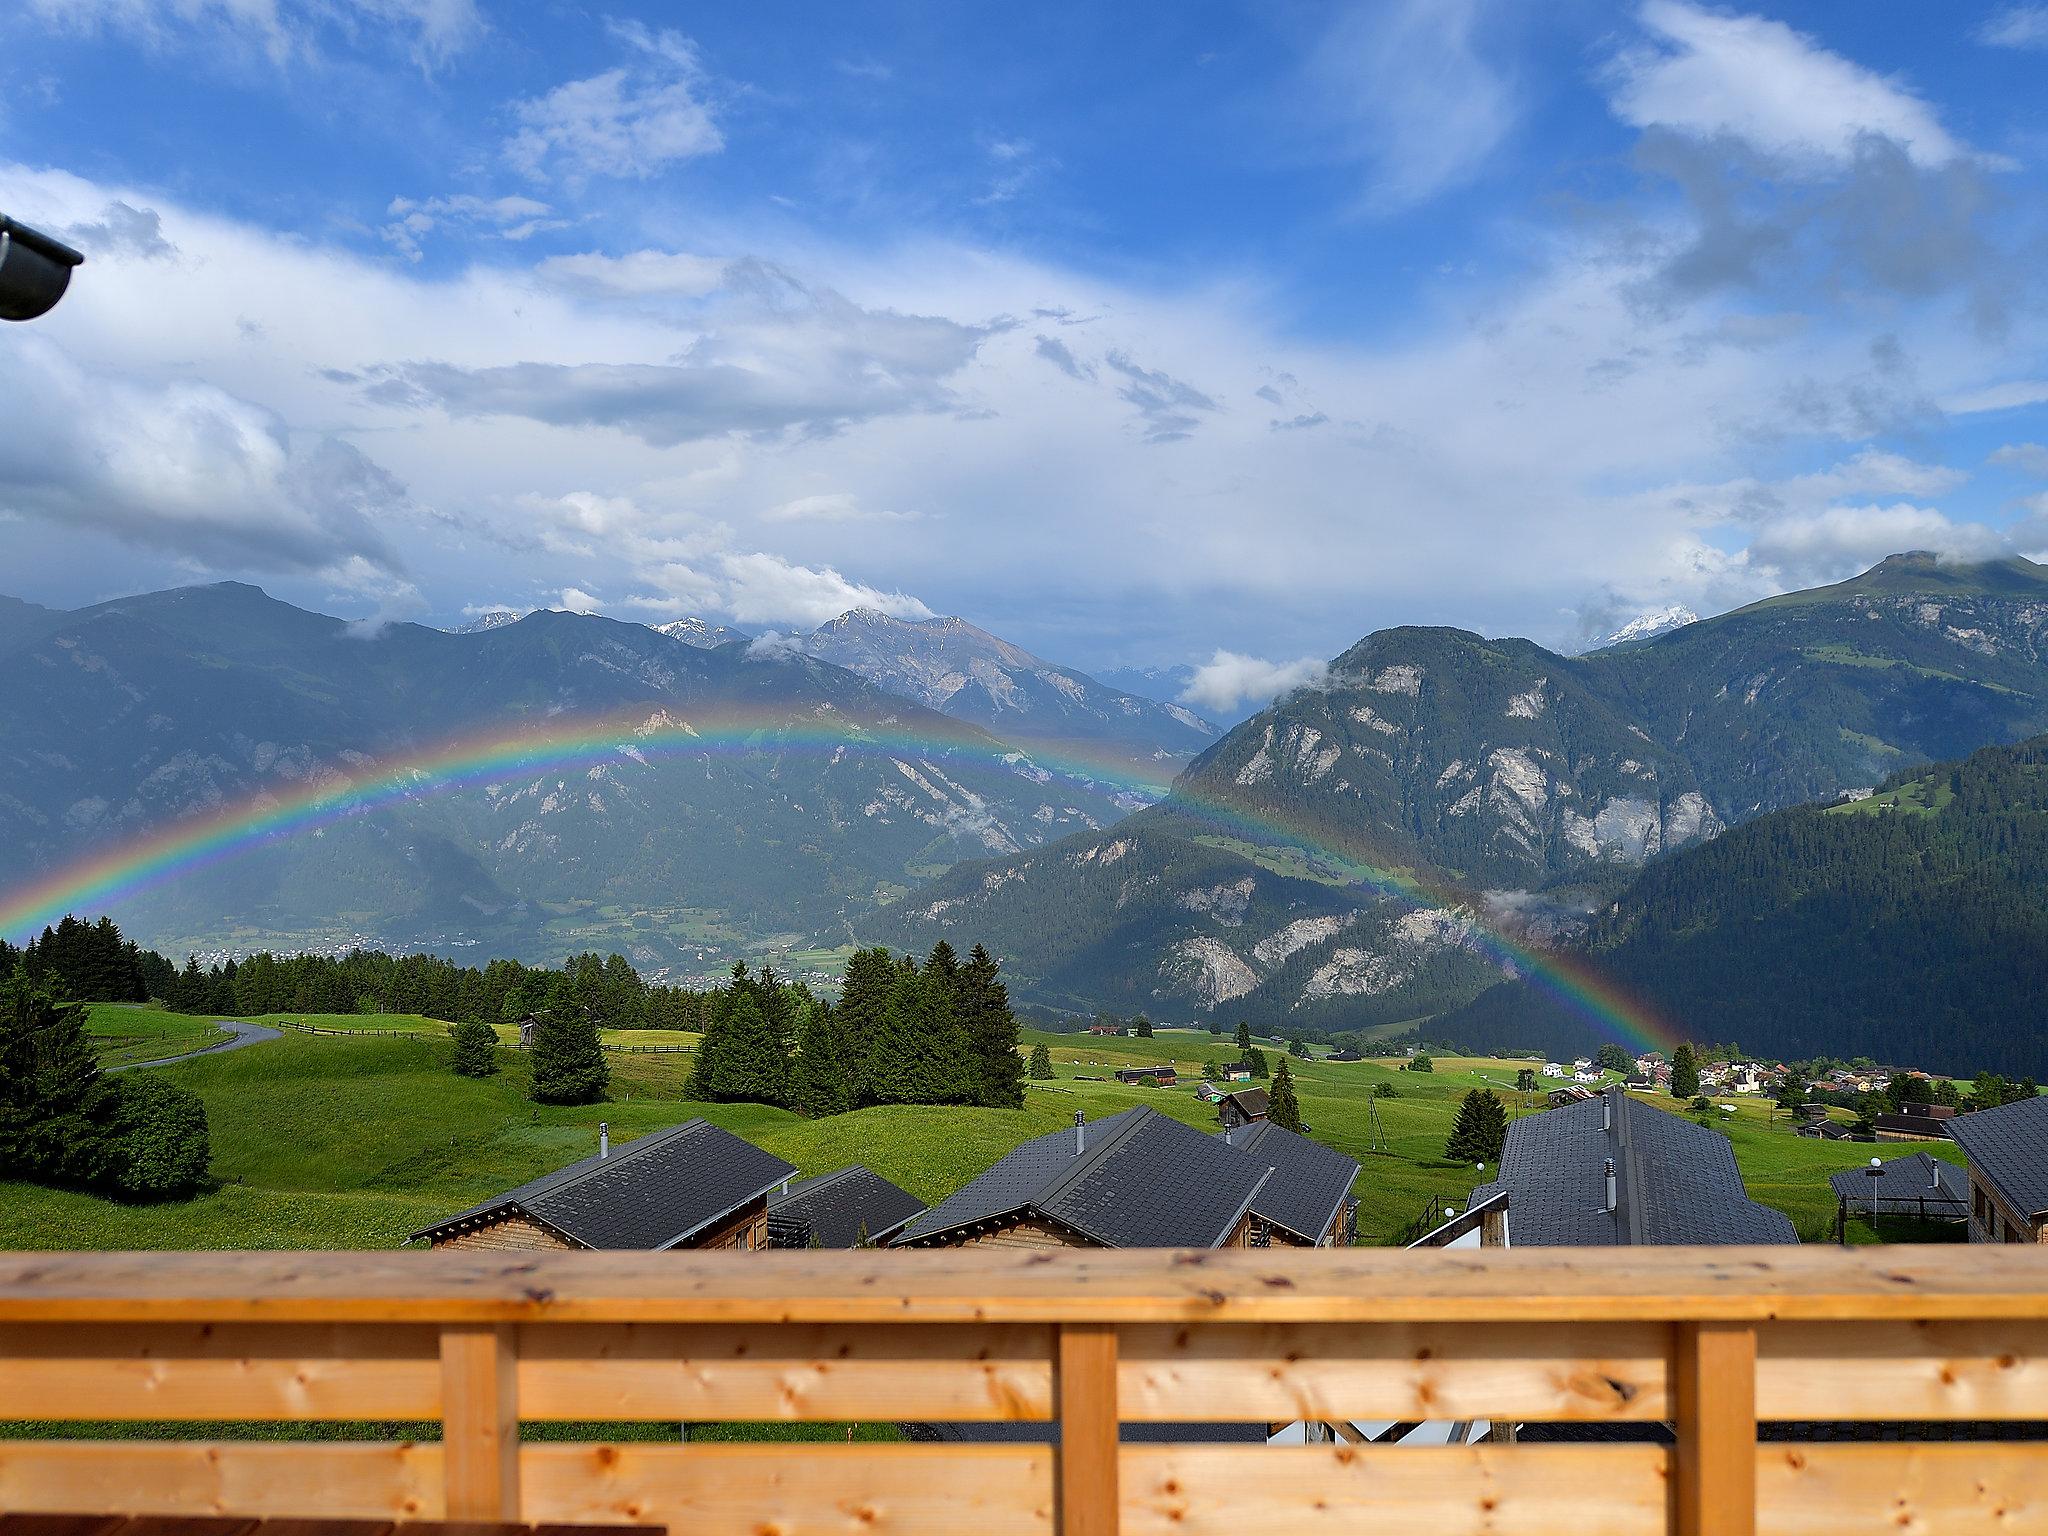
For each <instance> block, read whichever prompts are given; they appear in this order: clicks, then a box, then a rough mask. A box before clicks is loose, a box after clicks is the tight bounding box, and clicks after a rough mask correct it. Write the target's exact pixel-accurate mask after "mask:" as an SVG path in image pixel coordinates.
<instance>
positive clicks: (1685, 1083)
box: [1671, 1042, 1700, 1099]
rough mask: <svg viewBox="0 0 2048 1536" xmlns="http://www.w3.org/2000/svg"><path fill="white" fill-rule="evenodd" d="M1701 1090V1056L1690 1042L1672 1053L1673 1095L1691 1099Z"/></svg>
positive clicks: (1675, 1097)
mask: <svg viewBox="0 0 2048 1536" xmlns="http://www.w3.org/2000/svg"><path fill="white" fill-rule="evenodd" d="M1699 1091H1700V1058H1699V1053H1698V1052H1696V1051H1695V1050H1693V1048H1692V1045H1691V1043H1690V1042H1685V1043H1682V1044H1681V1045H1680V1046H1679V1047H1678V1049H1677V1050H1675V1051H1673V1052H1672V1053H1671V1096H1672V1097H1673V1098H1674V1099H1690V1098H1692V1097H1694V1096H1695V1095H1696V1094H1698V1092H1699Z"/></svg>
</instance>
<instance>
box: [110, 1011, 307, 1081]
mask: <svg viewBox="0 0 2048 1536" xmlns="http://www.w3.org/2000/svg"><path fill="white" fill-rule="evenodd" d="M213 1022H214V1023H216V1024H218V1025H219V1026H220V1027H221V1028H222V1029H225V1030H227V1031H228V1032H229V1033H231V1034H232V1035H233V1036H234V1037H235V1038H234V1039H232V1040H223V1041H221V1043H220V1044H219V1045H209V1046H206V1047H204V1048H203V1049H201V1050H197V1051H186V1052H185V1053H184V1054H183V1055H180V1056H159V1057H157V1058H156V1059H155V1060H154V1061H130V1062H124V1063H123V1064H122V1065H120V1066H118V1067H108V1068H107V1070H108V1071H109V1072H132V1071H134V1070H135V1069H136V1068H137V1067H167V1066H169V1065H170V1064H171V1063H172V1062H174V1061H190V1060H191V1059H192V1058H193V1057H195V1056H212V1055H214V1054H216V1053H217V1052H220V1051H239V1050H240V1049H241V1048H242V1047H243V1046H245V1045H260V1044H261V1043H262V1042H263V1041H265V1040H278V1039H282V1038H283V1036H284V1031H283V1030H279V1029H272V1028H271V1027H270V1026H269V1025H268V1024H244V1023H243V1022H242V1021H241V1020H239V1019H215V1020H214V1021H213Z"/></svg>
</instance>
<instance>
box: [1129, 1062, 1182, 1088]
mask: <svg viewBox="0 0 2048 1536" xmlns="http://www.w3.org/2000/svg"><path fill="white" fill-rule="evenodd" d="M1116 1080H1117V1081H1118V1082H1120V1083H1122V1084H1123V1085H1124V1086H1125V1087H1126V1088H1171V1087H1172V1086H1173V1085H1174V1084H1175V1083H1177V1082H1179V1081H1180V1076H1179V1074H1177V1073H1176V1072H1175V1071H1174V1070H1173V1068H1172V1067H1171V1066H1164V1067H1118V1068H1117V1069H1116Z"/></svg>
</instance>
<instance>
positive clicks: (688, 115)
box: [505, 22, 725, 182]
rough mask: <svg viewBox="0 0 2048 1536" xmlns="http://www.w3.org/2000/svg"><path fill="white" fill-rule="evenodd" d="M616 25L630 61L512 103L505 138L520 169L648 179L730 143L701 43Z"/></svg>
mask: <svg viewBox="0 0 2048 1536" xmlns="http://www.w3.org/2000/svg"><path fill="white" fill-rule="evenodd" d="M611 32H612V35H613V36H614V37H616V38H617V39H618V40H619V41H620V42H622V43H624V44H625V45H626V47H627V48H628V49H629V50H631V54H632V62H631V63H630V64H626V65H621V66H620V67H619V68H617V69H609V70H606V71H605V72H604V73H603V74H600V75H593V76H591V77H590V78H588V79H585V80H571V81H569V82H568V83H567V84H564V85H558V86H556V87H555V88H554V89H553V90H552V91H549V92H548V93H547V94H546V95H545V96H538V97H534V98H532V99H531V100H527V101H520V102H515V103H514V104H513V107H512V112H513V115H514V116H515V117H516V118H517V119H518V121H519V131H518V132H517V133H516V134H514V135H513V136H512V137H511V138H510V139H508V140H507V141H506V143H505V157H506V158H507V159H508V160H509V161H511V163H512V164H513V165H514V166H515V167H516V168H517V169H519V170H521V171H523V172H525V173H526V174H527V175H529V176H532V177H534V178H536V179H540V180H545V179H548V178H551V177H559V178H563V179H566V180H569V181H572V182H576V181H582V180H586V179H588V178H590V177H593V176H616V177H634V178H637V179H639V180H642V181H644V180H646V179H647V178H648V177H650V176H654V175H657V174H658V173H660V172H661V171H664V170H666V169H667V168H668V167H669V166H671V165H673V164H675V163H676V162H678V161H681V160H692V159H695V158H697V157H698V156H700V155H711V154H716V153H717V152H718V151H719V150H721V149H723V148H724V147H725V136H724V135H723V134H722V133H720V132H719V129H718V124H717V123H716V121H714V120H713V118H712V115H711V109H710V107H708V106H707V105H706V104H705V102H704V101H703V99H702V97H703V93H704V87H705V76H704V69H703V66H702V65H701V64H700V63H699V61H698V57H697V46H696V44H694V43H692V42H691V41H690V40H689V39H688V38H686V37H684V36H683V35H682V34H681V33H680V32H672V31H668V30H665V29H664V30H662V31H659V32H656V31H651V30H650V29H648V28H647V27H645V26H643V25H642V24H640V23H639V22H614V23H612V24H611Z"/></svg>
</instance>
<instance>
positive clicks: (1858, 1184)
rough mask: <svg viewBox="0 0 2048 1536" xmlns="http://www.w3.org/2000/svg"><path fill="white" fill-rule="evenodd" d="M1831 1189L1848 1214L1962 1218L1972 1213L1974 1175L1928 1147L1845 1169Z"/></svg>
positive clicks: (1832, 1178) (1940, 1218)
mask: <svg viewBox="0 0 2048 1536" xmlns="http://www.w3.org/2000/svg"><path fill="white" fill-rule="evenodd" d="M1828 1188H1830V1189H1832V1190H1833V1191H1834V1192H1835V1199H1836V1201H1837V1202H1838V1204H1839V1205H1840V1208H1841V1211H1842V1214H1843V1216H1844V1217H1846V1216H1847V1215H1848V1214H1849V1213H1850V1212H1851V1211H1861V1212H1863V1213H1865V1214H1866V1215H1870V1216H1912V1217H1917V1218H1918V1219H1920V1220H1922V1221H1960V1220H1962V1219H1963V1218H1964V1217H1965V1216H1967V1215H1969V1214H1970V1175H1969V1173H1968V1171H1967V1170H1965V1169H1962V1168H1958V1167H1957V1166H1956V1165H1955V1164H1954V1163H1950V1162H1944V1161H1943V1160H1942V1159H1941V1158H1938V1157H1934V1156H1931V1155H1929V1154H1928V1153H1925V1152H1915V1153H1913V1154H1911V1155H1910V1156H1907V1157H1895V1158H1893V1159H1892V1160H1891V1161H1890V1162H1888V1163H1887V1162H1880V1161H1879V1160H1878V1159H1877V1158H1874V1157H1873V1158H1872V1159H1871V1160H1870V1166H1868V1167H1866V1168H1844V1169H1843V1170H1842V1171H1841V1172H1840V1173H1837V1174H1834V1175H1833V1176H1831V1177H1830V1178H1829V1179H1828Z"/></svg>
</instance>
